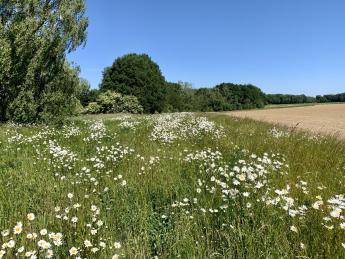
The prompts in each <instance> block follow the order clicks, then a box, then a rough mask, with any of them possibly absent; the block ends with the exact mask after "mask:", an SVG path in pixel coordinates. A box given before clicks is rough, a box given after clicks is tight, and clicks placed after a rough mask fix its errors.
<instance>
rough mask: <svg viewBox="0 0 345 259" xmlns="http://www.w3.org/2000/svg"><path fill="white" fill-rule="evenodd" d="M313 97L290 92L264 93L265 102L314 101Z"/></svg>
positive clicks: (294, 102)
mask: <svg viewBox="0 0 345 259" xmlns="http://www.w3.org/2000/svg"><path fill="white" fill-rule="evenodd" d="M315 102H317V100H316V98H315V97H311V96H306V95H304V94H301V95H292V94H266V103H267V104H296V103H315Z"/></svg>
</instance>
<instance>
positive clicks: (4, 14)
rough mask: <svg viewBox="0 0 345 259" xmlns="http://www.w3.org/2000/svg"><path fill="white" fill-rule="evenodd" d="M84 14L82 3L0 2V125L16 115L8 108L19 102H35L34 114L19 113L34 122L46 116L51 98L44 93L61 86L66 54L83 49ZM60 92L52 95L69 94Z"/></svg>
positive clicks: (58, 0)
mask: <svg viewBox="0 0 345 259" xmlns="http://www.w3.org/2000/svg"><path fill="white" fill-rule="evenodd" d="M84 13H85V4H84V0H2V1H1V2H0V120H6V119H11V117H9V116H11V114H12V115H13V114H16V112H14V111H13V109H14V108H15V107H16V105H11V103H12V102H14V101H15V100H18V98H19V99H20V98H24V96H26V97H25V98H29V99H30V100H32V99H33V100H34V102H35V106H36V109H37V112H36V113H32V110H31V109H24V110H22V111H23V112H25V110H27V111H30V113H31V114H36V116H39V115H40V114H43V113H44V111H46V110H47V107H46V101H47V100H48V99H51V96H52V95H54V94H53V93H50V92H49V91H50V89H56V87H55V86H53V85H52V83H53V82H54V81H55V82H56V81H61V80H60V79H57V77H59V76H60V75H61V73H63V72H64V70H65V61H66V57H65V56H66V53H68V52H71V51H73V50H75V49H76V48H77V47H78V46H80V45H82V44H83V43H85V40H86V28H87V25H88V20H87V18H86V17H85V16H84ZM59 85H60V86H61V84H59ZM65 90H66V89H64V90H60V91H58V92H59V93H58V94H57V95H63V96H64V97H66V96H67V94H69V93H70V91H67V92H65ZM22 91H26V94H24V93H22ZM55 92H56V91H55ZM48 96H50V97H49V98H48ZM64 97H61V99H63V98H64ZM53 99H56V98H53ZM61 105H64V102H61ZM67 105H69V104H67ZM10 107H11V111H9V108H10ZM32 107H34V106H32ZM24 117H25V116H24ZM37 118H38V117H37Z"/></svg>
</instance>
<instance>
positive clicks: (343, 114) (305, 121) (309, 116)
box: [226, 104, 345, 139]
mask: <svg viewBox="0 0 345 259" xmlns="http://www.w3.org/2000/svg"><path fill="white" fill-rule="evenodd" d="M226 114H227V115H230V116H236V117H241V118H251V119H255V120H260V121H266V122H271V123H275V124H281V125H286V126H289V127H297V128H299V129H304V130H310V131H312V132H314V133H326V134H331V135H336V136H338V137H341V138H343V139H345V104H327V105H315V106H305V107H293V108H280V109H267V110H248V111H234V112H227V113H226Z"/></svg>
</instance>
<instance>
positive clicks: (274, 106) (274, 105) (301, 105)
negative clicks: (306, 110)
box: [264, 103, 320, 109]
mask: <svg viewBox="0 0 345 259" xmlns="http://www.w3.org/2000/svg"><path fill="white" fill-rule="evenodd" d="M315 105H320V103H295V104H268V105H265V108H264V109H280V108H292V107H304V106H315Z"/></svg>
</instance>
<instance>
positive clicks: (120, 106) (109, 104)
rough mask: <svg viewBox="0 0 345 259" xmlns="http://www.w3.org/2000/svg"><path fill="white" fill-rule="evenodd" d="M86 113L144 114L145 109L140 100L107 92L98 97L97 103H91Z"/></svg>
mask: <svg viewBox="0 0 345 259" xmlns="http://www.w3.org/2000/svg"><path fill="white" fill-rule="evenodd" d="M85 110H86V113H91V114H97V113H120V112H126V113H142V112H143V107H142V106H141V105H140V103H139V100H138V98H136V97H135V96H130V95H122V94H119V93H116V92H113V91H110V90H108V91H105V92H102V93H100V94H99V95H98V98H97V100H96V102H91V103H89V105H88V106H86V108H85Z"/></svg>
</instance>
